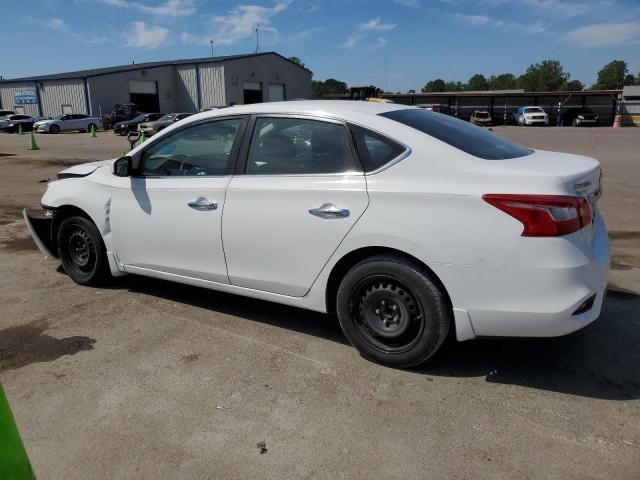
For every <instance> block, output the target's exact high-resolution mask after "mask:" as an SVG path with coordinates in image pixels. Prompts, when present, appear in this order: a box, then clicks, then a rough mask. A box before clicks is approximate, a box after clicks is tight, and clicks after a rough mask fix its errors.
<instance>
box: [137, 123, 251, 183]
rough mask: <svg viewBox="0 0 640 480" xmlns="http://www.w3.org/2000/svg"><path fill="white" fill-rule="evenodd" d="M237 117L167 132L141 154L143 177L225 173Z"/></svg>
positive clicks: (238, 124) (236, 130)
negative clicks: (170, 132)
mask: <svg viewBox="0 0 640 480" xmlns="http://www.w3.org/2000/svg"><path fill="white" fill-rule="evenodd" d="M241 124H242V120H240V119H230V120H219V121H217V122H208V123H202V124H198V125H193V126H190V127H187V128H184V129H182V130H179V131H177V132H175V133H173V134H170V135H167V136H166V137H164V138H162V140H159V141H158V142H155V143H154V144H152V145H151V146H150V147H149V148H148V149H147V150H145V152H144V153H143V155H142V166H141V172H140V173H141V174H142V175H143V176H162V177H167V176H172V177H175V176H179V177H185V176H189V177H193V176H207V175H226V174H227V173H228V165H229V159H230V156H231V150H232V149H233V145H234V141H235V139H236V136H237V133H238V129H239V128H240V125H241Z"/></svg>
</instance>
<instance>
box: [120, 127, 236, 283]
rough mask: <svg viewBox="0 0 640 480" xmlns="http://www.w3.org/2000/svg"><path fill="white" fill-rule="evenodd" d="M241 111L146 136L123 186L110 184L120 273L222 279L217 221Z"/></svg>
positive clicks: (225, 280)
mask: <svg viewBox="0 0 640 480" xmlns="http://www.w3.org/2000/svg"><path fill="white" fill-rule="evenodd" d="M244 125H245V119H244V118H243V117H233V118H232V117H228V118H225V119H219V120H207V121H200V122H197V123H191V124H189V125H185V126H184V127H183V128H180V129H178V130H176V131H174V132H171V134H169V135H166V136H165V137H163V138H161V139H158V140H157V141H150V143H149V146H147V147H146V148H145V150H144V151H143V153H142V155H141V160H140V162H141V164H140V167H139V169H138V171H137V174H136V176H134V177H131V179H130V180H131V185H130V188H126V189H116V190H115V191H114V193H113V197H112V201H111V206H110V212H111V214H110V223H111V229H112V232H113V242H114V246H115V252H116V255H117V257H118V260H119V261H120V262H121V263H123V264H125V268H126V269H127V270H128V271H133V272H136V271H137V272H138V273H144V271H145V270H146V271H149V270H151V271H157V272H164V273H167V274H175V275H182V276H186V277H192V278H199V279H203V280H210V281H214V282H220V283H229V280H228V277H227V269H226V264H225V260H224V252H223V249H222V235H221V219H222V214H223V212H224V209H225V190H226V188H227V185H228V183H229V180H230V179H231V174H232V172H233V168H234V163H235V159H236V158H237V151H238V148H239V144H240V139H241V137H242V132H243V130H244Z"/></svg>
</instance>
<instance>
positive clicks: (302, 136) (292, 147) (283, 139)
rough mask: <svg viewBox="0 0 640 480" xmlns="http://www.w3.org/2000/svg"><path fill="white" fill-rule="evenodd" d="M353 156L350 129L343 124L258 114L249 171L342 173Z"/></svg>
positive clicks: (258, 173)
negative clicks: (350, 148) (349, 137)
mask: <svg viewBox="0 0 640 480" xmlns="http://www.w3.org/2000/svg"><path fill="white" fill-rule="evenodd" d="M349 160H350V150H349V142H348V137H347V129H346V128H345V127H344V126H343V125H338V124H335V123H330V122H323V121H318V120H307V119H300V118H258V119H257V120H256V125H255V128H254V131H253V138H252V139H251V146H250V148H249V156H248V158H247V168H246V173H247V174H249V175H313V174H323V173H324V174H326V173H341V172H344V171H345V169H346V165H347V164H348V163H349Z"/></svg>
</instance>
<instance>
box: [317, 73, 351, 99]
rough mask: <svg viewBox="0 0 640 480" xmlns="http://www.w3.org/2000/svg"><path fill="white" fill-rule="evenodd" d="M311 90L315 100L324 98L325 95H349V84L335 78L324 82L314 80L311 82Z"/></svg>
mask: <svg viewBox="0 0 640 480" xmlns="http://www.w3.org/2000/svg"><path fill="white" fill-rule="evenodd" d="M311 90H312V91H313V97H314V98H322V95H324V94H325V93H349V88H348V87H347V84H346V83H345V82H341V81H340V80H336V79H335V78H327V79H326V80H325V81H324V82H323V81H320V80H314V81H312V82H311Z"/></svg>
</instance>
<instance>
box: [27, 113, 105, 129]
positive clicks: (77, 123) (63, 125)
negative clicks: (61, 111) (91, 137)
mask: <svg viewBox="0 0 640 480" xmlns="http://www.w3.org/2000/svg"><path fill="white" fill-rule="evenodd" d="M93 127H95V128H96V129H98V128H102V122H101V121H100V119H99V118H97V117H90V116H89V115H84V114H81V113H68V114H65V115H60V116H58V117H56V118H53V119H51V120H41V121H39V122H36V123H34V124H33V129H34V130H35V131H36V132H41V133H60V132H64V131H73V130H75V131H79V132H90V131H91V129H92V128H93Z"/></svg>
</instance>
